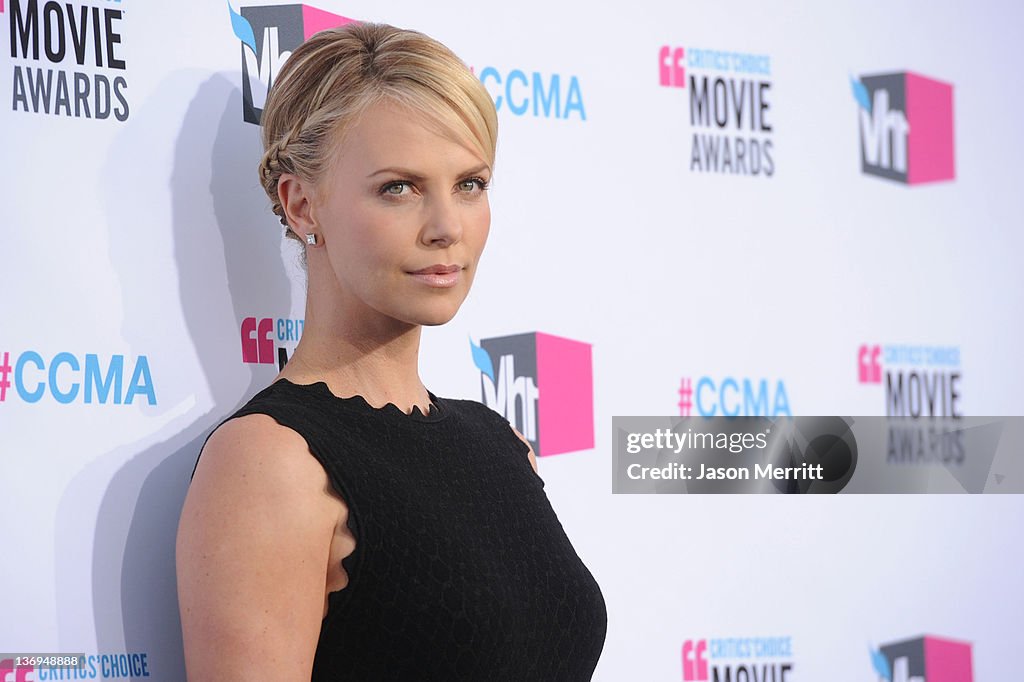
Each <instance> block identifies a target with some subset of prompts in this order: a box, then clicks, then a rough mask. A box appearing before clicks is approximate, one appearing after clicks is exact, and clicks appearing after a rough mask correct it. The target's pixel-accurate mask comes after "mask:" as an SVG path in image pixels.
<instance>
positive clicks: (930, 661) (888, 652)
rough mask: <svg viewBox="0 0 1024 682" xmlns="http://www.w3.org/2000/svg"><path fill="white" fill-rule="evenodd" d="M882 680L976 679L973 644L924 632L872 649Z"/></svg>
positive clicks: (943, 681) (932, 681) (960, 681)
mask: <svg viewBox="0 0 1024 682" xmlns="http://www.w3.org/2000/svg"><path fill="white" fill-rule="evenodd" d="M871 656H872V663H873V664H874V667H875V672H876V673H877V674H878V678H879V680H880V682H881V681H882V680H884V681H885V682H973V681H974V671H973V665H972V661H971V645H970V644H969V643H967V642H958V641H955V640H952V639H946V638H944V637H935V636H934V635H925V636H924V637H917V638H915V639H908V640H904V641H902V642H895V643H893V644H886V645H884V646H881V647H879V650H878V651H872V652H871Z"/></svg>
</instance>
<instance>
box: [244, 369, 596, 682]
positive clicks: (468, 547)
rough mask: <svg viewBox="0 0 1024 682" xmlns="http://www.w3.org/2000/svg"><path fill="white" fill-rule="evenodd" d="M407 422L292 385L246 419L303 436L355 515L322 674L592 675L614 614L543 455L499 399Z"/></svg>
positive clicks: (319, 668) (261, 401) (273, 388)
mask: <svg viewBox="0 0 1024 682" xmlns="http://www.w3.org/2000/svg"><path fill="white" fill-rule="evenodd" d="M430 397H431V399H432V401H433V405H434V406H433V408H432V409H431V410H430V411H429V412H428V413H427V414H422V413H421V412H420V411H419V410H418V409H414V410H413V412H412V414H405V413H404V412H402V411H401V410H399V409H398V408H397V407H395V406H394V405H390V404H389V405H387V406H385V407H383V408H374V407H371V406H370V405H369V404H368V403H367V402H366V401H365V400H364V399H363V398H361V397H358V396H356V397H353V398H338V397H336V396H335V395H334V394H332V393H331V392H330V390H329V389H328V387H327V385H326V384H324V383H316V384H310V385H299V384H293V383H291V382H289V381H287V380H279V381H277V382H275V383H273V384H271V385H270V386H269V387H267V388H266V389H264V390H263V391H261V392H260V393H258V394H257V395H256V396H254V397H253V399H252V400H250V401H249V403H248V404H246V405H245V406H244V407H242V408H241V409H240V410H239V411H238V412H236V413H235V414H234V415H232V417H229V419H230V418H234V417H240V416H243V415H248V414H256V413H258V414H266V415H269V416H270V417H273V418H274V419H275V420H276V421H277V422H278V423H279V424H281V425H283V426H286V427H288V428H290V429H292V430H294V431H296V432H297V433H299V434H300V435H301V436H303V437H304V438H305V440H306V442H307V444H308V445H309V450H310V452H311V453H312V454H313V456H314V457H316V458H317V460H318V461H319V462H320V464H321V465H322V466H323V467H324V469H325V470H326V472H327V475H328V477H329V479H330V481H331V484H332V485H333V486H334V488H335V490H336V491H337V493H338V495H339V496H340V497H341V498H342V499H343V500H345V502H346V503H347V505H348V509H349V521H348V524H349V527H350V528H351V530H352V534H353V536H354V537H355V540H356V547H355V551H354V552H353V553H352V555H351V556H349V557H347V558H345V559H344V560H343V561H342V565H343V567H344V568H345V571H346V572H347V574H348V577H349V583H348V585H347V586H346V587H345V588H343V589H341V590H339V591H337V592H333V593H331V594H330V595H329V597H328V612H327V616H326V617H325V618H324V620H323V624H322V626H321V631H320V640H319V642H318V644H317V649H316V656H315V659H314V663H313V677H312V679H313V680H314V681H319V680H324V681H328V680H329V681H330V682H342V681H345V680H358V681H359V682H371V681H383V680H403V681H410V682H412V681H416V682H425V681H428V680H445V681H451V680H479V681H481V682H500V681H503V680H507V681H508V682H526V681H527V680H529V681H531V682H537V681H541V680H559V681H561V680H566V681H570V680H590V679H591V676H592V675H593V672H594V668H595V666H596V665H597V660H598V658H599V657H600V655H601V649H602V648H603V646H604V639H605V631H606V628H607V613H606V610H605V603H604V599H603V597H602V595H601V590H600V588H599V587H598V584H597V582H596V581H595V580H594V578H593V576H592V575H591V574H590V571H588V570H587V568H586V566H584V565H583V562H582V561H581V560H580V558H579V556H578V555H577V554H576V551H575V550H574V549H573V546H572V544H570V542H569V539H568V538H567V537H566V534H565V531H564V530H563V529H562V525H561V523H559V521H558V517H557V516H556V515H555V512H554V510H553V509H552V508H551V504H550V503H549V502H548V498H547V495H546V494H545V493H544V491H543V487H544V483H543V481H542V479H541V478H540V477H539V476H537V475H536V474H535V473H534V472H533V469H532V468H531V467H530V463H529V460H528V458H527V447H526V445H525V444H524V443H523V442H522V441H520V440H519V439H518V438H517V437H516V435H515V433H513V431H512V429H511V427H510V426H509V424H508V422H507V421H505V420H504V419H503V418H502V417H501V416H500V415H499V414H497V413H496V412H494V411H493V410H491V409H490V408H488V407H487V406H485V405H483V404H481V403H477V402H473V401H469V400H454V399H440V398H438V397H436V396H434V395H433V394H431V396H430Z"/></svg>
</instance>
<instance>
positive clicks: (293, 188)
mask: <svg viewBox="0 0 1024 682" xmlns="http://www.w3.org/2000/svg"><path fill="white" fill-rule="evenodd" d="M313 190H314V188H313V186H312V185H311V184H310V183H308V182H306V181H304V180H302V179H301V178H300V177H298V176H297V175H292V174H291V173H282V174H281V178H280V179H279V180H278V181H277V198H278V199H279V200H280V201H281V208H282V209H283V210H284V215H285V218H286V219H287V220H288V226H289V227H291V229H292V231H293V232H295V233H296V234H298V235H299V237H301V238H302V239H305V238H306V235H308V234H312V233H314V232H315V231H316V220H315V219H314V217H313V199H314V197H315V195H314V191H313Z"/></svg>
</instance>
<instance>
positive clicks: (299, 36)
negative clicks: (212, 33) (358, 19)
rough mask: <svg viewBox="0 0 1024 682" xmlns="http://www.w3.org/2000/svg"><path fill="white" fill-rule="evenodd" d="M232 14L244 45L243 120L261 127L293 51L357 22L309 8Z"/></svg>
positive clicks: (245, 10) (251, 9) (274, 8)
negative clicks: (316, 35) (312, 38)
mask: <svg viewBox="0 0 1024 682" xmlns="http://www.w3.org/2000/svg"><path fill="white" fill-rule="evenodd" d="M228 10H229V11H230V13H231V29H232V30H233V31H234V33H235V36H236V37H237V38H238V39H239V40H240V41H241V43H242V118H243V119H245V120H246V121H247V122H249V123H255V124H257V125H258V124H259V122H260V117H261V116H262V115H263V106H264V104H266V101H267V94H268V93H269V92H270V88H271V86H272V85H273V84H274V81H275V80H276V79H277V74H278V73H279V72H280V71H281V66H282V65H283V64H284V62H285V60H287V59H288V57H290V56H291V54H292V50H294V49H295V48H296V47H298V46H299V45H301V44H302V43H303V42H305V41H306V39H308V38H309V37H310V36H312V35H313V34H314V33H317V32H319V31H322V30H324V29H327V28H334V27H336V26H344V25H345V24H350V23H353V22H354V21H355V19H349V18H348V17H343V16H341V15H340V14H332V13H331V12H327V11H325V10H322V9H317V8H316V7H310V6H309V5H266V6H261V7H243V8H242V9H241V10H240V12H235V10H234V9H233V8H232V7H231V3H230V2H229V3H228Z"/></svg>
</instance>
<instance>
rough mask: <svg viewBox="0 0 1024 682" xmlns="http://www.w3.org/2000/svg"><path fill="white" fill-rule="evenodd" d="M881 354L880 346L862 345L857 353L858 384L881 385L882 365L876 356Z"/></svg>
mask: <svg viewBox="0 0 1024 682" xmlns="http://www.w3.org/2000/svg"><path fill="white" fill-rule="evenodd" d="M881 354H882V347H881V346H867V345H864V346H861V347H860V349H859V350H858V351H857V376H858V378H859V379H860V383H862V384H880V383H882V363H880V362H879V361H878V356H879V355H881Z"/></svg>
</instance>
